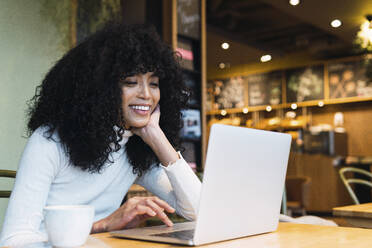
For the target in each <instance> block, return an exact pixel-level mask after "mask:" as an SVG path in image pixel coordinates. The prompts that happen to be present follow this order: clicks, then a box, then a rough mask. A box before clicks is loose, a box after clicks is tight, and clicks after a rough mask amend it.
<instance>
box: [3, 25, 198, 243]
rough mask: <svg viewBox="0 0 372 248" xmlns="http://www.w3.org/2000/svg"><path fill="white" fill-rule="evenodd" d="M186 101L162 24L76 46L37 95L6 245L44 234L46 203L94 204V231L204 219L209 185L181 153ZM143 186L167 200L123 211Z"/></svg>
mask: <svg viewBox="0 0 372 248" xmlns="http://www.w3.org/2000/svg"><path fill="white" fill-rule="evenodd" d="M186 101H187V91H186V90H185V88H184V86H183V81H182V74H181V71H180V68H179V66H178V63H177V61H176V60H175V56H174V53H173V52H172V50H171V49H170V48H169V47H167V46H166V45H165V44H164V43H162V42H161V40H160V39H159V37H158V35H157V34H156V32H155V31H154V29H152V28H148V27H146V26H143V25H135V26H125V25H121V24H115V23H110V24H108V25H106V27H105V28H104V29H103V30H101V31H98V32H97V33H95V34H94V35H92V36H91V37H89V38H88V39H87V40H85V41H84V42H82V43H81V44H80V45H78V46H77V47H75V48H73V49H72V50H70V51H69V52H68V53H67V54H66V55H65V56H64V57H63V58H62V59H61V60H59V61H58V62H57V63H56V64H55V66H54V67H53V68H52V69H51V70H50V71H49V73H48V74H47V75H46V77H45V79H44V80H43V82H42V84H41V86H39V87H38V90H37V93H36V95H35V96H34V98H33V99H32V101H31V104H30V111H29V122H28V130H29V133H30V134H31V136H30V138H29V141H28V143H27V145H26V148H25V150H24V152H23V155H22V158H21V161H20V164H19V168H18V171H17V178H16V182H15V186H14V189H13V192H12V195H11V197H10V201H9V205H8V209H7V213H6V217H5V222H4V226H3V231H2V235H1V242H2V243H1V244H2V245H5V246H6V245H16V244H20V243H22V244H23V243H27V242H36V241H40V240H42V239H43V238H44V237H42V235H40V233H41V234H43V233H44V232H45V230H44V227H43V226H44V225H43V223H42V220H41V218H40V214H41V213H42V210H43V207H44V206H46V205H66V204H89V205H93V206H94V207H95V222H94V224H93V227H92V232H93V233H94V232H102V231H112V230H118V229H123V228H129V227H134V226H136V225H138V224H139V223H140V222H141V221H143V220H144V219H146V218H148V217H149V216H157V217H158V218H160V219H161V220H162V221H163V222H164V223H165V224H167V225H168V226H171V225H172V222H171V221H170V220H169V218H168V217H167V215H166V212H169V213H172V212H174V211H176V212H177V213H179V214H180V215H182V216H184V217H185V218H187V219H190V220H193V219H195V217H196V208H197V204H198V200H199V194H200V188H201V183H200V181H199V180H198V179H197V177H196V176H195V174H194V173H193V172H192V170H191V169H190V167H189V166H188V165H187V163H186V162H185V161H184V160H183V158H182V156H181V155H180V153H179V152H178V153H177V152H176V149H177V150H178V149H179V148H180V147H179V145H180V142H179V139H178V134H179V131H180V128H181V123H182V122H181V113H180V110H181V109H182V108H183V107H185V104H186ZM160 111H161V114H160ZM159 163H160V165H159ZM133 183H137V184H140V185H142V186H144V187H145V188H147V189H148V190H149V191H151V192H152V193H154V194H155V195H157V196H158V197H139V198H134V199H129V200H128V201H126V202H125V203H124V204H123V205H122V206H121V207H120V203H121V202H122V199H123V197H124V196H125V194H126V193H127V191H128V189H129V187H130V186H131V185H132V184H133Z"/></svg>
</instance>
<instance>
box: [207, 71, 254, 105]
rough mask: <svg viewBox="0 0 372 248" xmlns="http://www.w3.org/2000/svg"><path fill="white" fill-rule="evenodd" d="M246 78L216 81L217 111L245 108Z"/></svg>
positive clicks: (215, 101) (215, 97)
mask: <svg viewBox="0 0 372 248" xmlns="http://www.w3.org/2000/svg"><path fill="white" fill-rule="evenodd" d="M246 82H247V79H246V77H241V76H238V77H232V78H229V79H223V80H214V82H213V84H214V103H215V106H214V108H215V109H227V108H242V107H244V84H245V83H246Z"/></svg>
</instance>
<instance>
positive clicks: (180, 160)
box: [160, 151, 186, 171]
mask: <svg viewBox="0 0 372 248" xmlns="http://www.w3.org/2000/svg"><path fill="white" fill-rule="evenodd" d="M177 154H178V159H177V160H176V161H174V162H171V163H169V164H168V166H164V165H163V164H161V163H160V167H162V168H163V169H165V170H166V171H170V170H171V169H172V168H173V167H176V168H177V167H179V165H178V164H182V163H184V162H186V161H185V160H184V159H183V157H182V155H181V152H179V151H178V152H177Z"/></svg>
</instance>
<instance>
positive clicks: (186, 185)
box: [135, 153, 201, 220]
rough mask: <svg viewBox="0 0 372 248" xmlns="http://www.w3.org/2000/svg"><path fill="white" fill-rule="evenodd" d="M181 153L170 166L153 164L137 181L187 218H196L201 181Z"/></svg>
mask: <svg viewBox="0 0 372 248" xmlns="http://www.w3.org/2000/svg"><path fill="white" fill-rule="evenodd" d="M179 155H180V159H178V160H177V161H176V162H174V163H173V164H171V165H168V166H163V165H160V166H153V167H152V168H151V169H150V170H149V171H147V172H146V173H145V174H144V175H142V176H141V177H139V178H138V179H137V180H136V182H135V183H137V184H139V185H141V186H143V187H145V188H146V189H147V190H149V191H150V192H151V193H153V194H154V195H156V196H158V197H159V198H161V199H163V200H165V201H166V202H167V203H168V204H170V205H171V206H172V207H174V208H175V209H176V212H177V213H178V214H180V215H182V216H183V217H185V218H186V219H189V220H195V219H196V214H197V208H198V204H199V198H200V192H201V182H200V181H199V179H198V177H197V176H196V175H195V173H194V172H193V171H192V170H191V168H190V166H189V165H188V164H187V162H186V161H185V160H184V159H183V157H182V156H181V154H180V153H179Z"/></svg>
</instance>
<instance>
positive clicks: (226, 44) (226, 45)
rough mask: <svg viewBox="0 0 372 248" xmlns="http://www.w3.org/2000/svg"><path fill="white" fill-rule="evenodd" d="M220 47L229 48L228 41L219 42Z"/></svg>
mask: <svg viewBox="0 0 372 248" xmlns="http://www.w3.org/2000/svg"><path fill="white" fill-rule="evenodd" d="M221 47H222V49H225V50H226V49H229V47H230V45H229V43H227V42H224V43H222V44H221Z"/></svg>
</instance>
